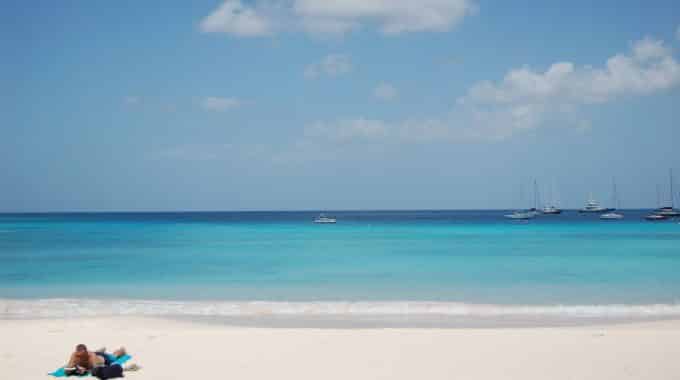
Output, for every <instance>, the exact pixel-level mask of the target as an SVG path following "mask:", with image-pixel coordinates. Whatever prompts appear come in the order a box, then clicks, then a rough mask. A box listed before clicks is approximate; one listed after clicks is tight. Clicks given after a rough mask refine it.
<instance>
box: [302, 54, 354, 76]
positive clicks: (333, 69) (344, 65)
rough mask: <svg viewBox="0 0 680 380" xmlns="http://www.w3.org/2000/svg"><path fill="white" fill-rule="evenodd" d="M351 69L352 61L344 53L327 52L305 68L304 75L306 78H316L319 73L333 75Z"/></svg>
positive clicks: (344, 72)
mask: <svg viewBox="0 0 680 380" xmlns="http://www.w3.org/2000/svg"><path fill="white" fill-rule="evenodd" d="M350 71H352V61H351V59H350V57H349V56H348V55H345V54H329V55H327V56H325V57H324V58H323V59H322V60H321V61H320V62H317V63H312V64H310V65H308V66H307V67H306V68H305V72H304V76H305V78H307V79H316V78H318V77H320V76H321V75H328V76H331V77H335V76H338V75H342V74H347V73H349V72H350Z"/></svg>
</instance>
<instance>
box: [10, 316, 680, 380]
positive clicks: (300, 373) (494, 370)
mask: <svg viewBox="0 0 680 380" xmlns="http://www.w3.org/2000/svg"><path fill="white" fill-rule="evenodd" d="M77 343H85V344H87V345H88V346H89V347H91V348H96V347H99V346H103V345H105V346H107V347H109V348H113V347H115V346H117V345H125V346H126V347H127V348H128V349H129V351H130V352H131V354H133V355H134V359H133V362H137V363H139V364H140V365H142V366H143V368H142V370H141V371H139V372H137V373H130V374H128V375H127V378H130V379H145V380H147V379H148V380H161V379H162V380H169V379H206V380H207V379H267V380H272V379H296V380H303V379H314V380H319V379H323V380H331V379H342V380H350V379H351V380H356V379H371V380H377V379H386V380H387V379H389V380H399V379H404V380H406V379H408V380H413V379H427V380H434V379H523V380H526V379H529V380H530V379H537V380H538V379H541V380H546V379H553V380H554V379H597V380H606V379H616V380H622V379H656V380H659V379H680V321H662V322H644V323H632V324H620V325H603V326H574V327H535V328H534V327H530V328H489V329H473V328H461V329H455V328H447V329H416V328H389V329H307V328H252V327H230V326H224V325H218V324H207V323H196V322H188V321H174V320H164V319H153V318H134V317H115V318H92V319H65V320H62V319H60V320H57V319H46V320H0V369H1V371H2V372H1V373H2V375H1V376H0V378H2V379H8V380H9V379H11V380H21V379H44V378H47V375H46V373H47V372H48V371H50V370H53V369H55V368H56V367H58V366H59V365H61V364H62V363H63V362H64V361H65V360H66V358H67V356H68V355H69V353H70V350H71V349H73V347H74V346H75V345H76V344H77Z"/></svg>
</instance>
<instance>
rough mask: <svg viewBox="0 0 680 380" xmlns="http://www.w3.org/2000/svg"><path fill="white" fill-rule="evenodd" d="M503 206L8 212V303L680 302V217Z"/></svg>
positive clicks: (0, 224) (3, 274) (3, 231)
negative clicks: (507, 214) (320, 214)
mask: <svg viewBox="0 0 680 380" xmlns="http://www.w3.org/2000/svg"><path fill="white" fill-rule="evenodd" d="M503 213H504V212H502V211H403V212H399V211H390V212H338V213H335V215H336V216H337V217H338V224H336V225H315V224H313V223H311V220H312V219H313V217H314V215H316V213H309V212H272V213H265V212H260V213H157V214H151V213H117V214H96V213H95V214H25V215H9V214H5V215H0V298H5V299H44V298H71V299H73V298H76V299H77V298H84V297H88V298H96V299H110V298H116V299H129V300H134V299H139V300H182V301H201V300H233V301H239V300H240V301H249V300H264V301H278V302H281V301H305V302H306V301H437V302H456V303H466V304H500V305H527V304H528V305H553V304H561V305H609V304H637V305H649V304H668V305H675V304H677V303H678V302H680V225H679V224H678V223H677V222H675V221H674V222H662V223H651V222H646V221H644V220H642V219H641V216H642V215H644V212H643V211H628V212H626V216H627V218H626V220H624V221H620V222H604V221H600V220H598V219H597V217H596V216H583V215H578V214H576V213H573V212H572V213H567V214H564V215H560V216H543V217H540V218H538V219H536V220H533V221H530V222H529V223H517V222H512V221H507V220H504V219H503V218H502V215H503Z"/></svg>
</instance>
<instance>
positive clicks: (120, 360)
mask: <svg viewBox="0 0 680 380" xmlns="http://www.w3.org/2000/svg"><path fill="white" fill-rule="evenodd" d="M130 359H132V356H130V355H123V356H121V357H119V358H118V359H116V361H114V362H112V363H111V364H120V365H123V363H125V362H126V361H128V360H130ZM48 375H50V376H54V377H66V373H64V367H61V368H59V369H58V370H56V371H54V372H52V373H48ZM72 377H90V374H89V372H88V374H87V375H85V376H72Z"/></svg>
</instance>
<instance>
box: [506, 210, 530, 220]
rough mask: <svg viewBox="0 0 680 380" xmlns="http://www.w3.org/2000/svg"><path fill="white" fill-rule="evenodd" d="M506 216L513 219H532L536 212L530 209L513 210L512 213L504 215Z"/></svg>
mask: <svg viewBox="0 0 680 380" xmlns="http://www.w3.org/2000/svg"><path fill="white" fill-rule="evenodd" d="M505 217H506V218H508V219H515V220H528V219H533V218H535V217H536V213H535V212H532V211H519V210H518V211H515V212H513V213H512V214H507V215H505Z"/></svg>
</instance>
